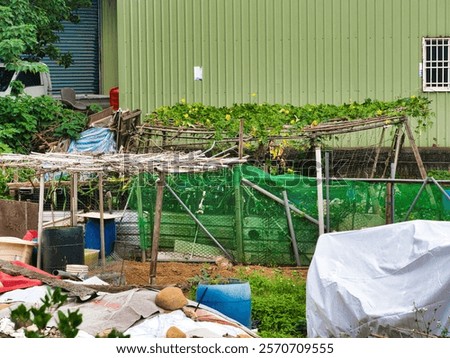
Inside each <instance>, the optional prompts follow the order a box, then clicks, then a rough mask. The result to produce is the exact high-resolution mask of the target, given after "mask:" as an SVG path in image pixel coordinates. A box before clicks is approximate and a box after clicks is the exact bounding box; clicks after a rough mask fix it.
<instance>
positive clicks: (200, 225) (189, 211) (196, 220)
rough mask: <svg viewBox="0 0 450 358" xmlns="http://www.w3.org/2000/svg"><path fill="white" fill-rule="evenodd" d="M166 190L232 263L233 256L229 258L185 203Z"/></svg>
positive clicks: (226, 252) (171, 190)
mask: <svg viewBox="0 0 450 358" xmlns="http://www.w3.org/2000/svg"><path fill="white" fill-rule="evenodd" d="M166 187H167V189H168V190H169V192H170V193H171V194H172V195H173V196H174V197H175V199H177V201H178V202H179V203H180V205H181V206H182V207H183V209H184V210H186V212H187V213H188V214H189V216H190V217H191V218H192V219H193V220H194V221H195V223H196V224H197V225H198V226H199V227H200V229H202V230H203V232H204V233H205V234H206V235H207V236H208V237H209V238H210V239H211V240H212V241H214V243H215V244H216V245H217V246H218V247H219V248H220V249H221V250H222V252H223V253H224V254H225V256H227V257H228V258H229V259H230V260H231V261H232V262H234V261H235V260H234V258H233V256H231V255H230V254H229V253H228V251H227V250H225V248H224V247H223V246H222V245H221V244H220V243H219V242H218V241H217V240H216V238H215V237H214V236H213V235H212V234H211V233H210V232H209V231H208V229H207V228H206V227H205V226H204V225H203V224H202V223H201V221H200V220H199V219H198V218H197V217H196V216H195V215H194V213H193V212H192V211H191V210H190V209H189V208H188V207H187V206H186V204H185V203H183V200H181V198H180V197H179V196H178V195H177V193H175V192H174V191H173V189H172V188H171V187H170V186H169V185H167V184H166Z"/></svg>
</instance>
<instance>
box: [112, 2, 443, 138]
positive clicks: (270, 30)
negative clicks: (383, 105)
mask: <svg viewBox="0 0 450 358" xmlns="http://www.w3.org/2000/svg"><path fill="white" fill-rule="evenodd" d="M117 17H118V48H119V51H118V68H119V71H118V72H119V86H120V101H121V103H120V104H121V106H122V108H132V109H134V108H140V109H142V110H143V113H148V112H150V111H151V110H152V109H154V108H156V107H158V106H161V105H171V104H174V103H176V102H177V101H179V100H180V99H181V98H185V99H186V100H187V101H188V102H203V103H205V104H211V105H217V106H223V105H231V104H233V103H239V102H250V101H256V102H268V103H292V104H295V105H302V104H305V103H337V104H339V103H343V102H349V101H363V100H364V99H365V98H373V99H379V100H390V99H394V98H397V97H404V96H410V95H425V94H424V93H422V92H421V79H420V78H419V74H418V73H419V62H420V61H421V55H422V52H421V40H422V37H423V36H450V21H448V19H450V2H449V1H446V0H117ZM194 66H202V68H203V81H194ZM426 95H427V96H429V97H430V98H431V99H432V100H433V105H434V110H435V112H436V115H437V118H436V119H435V125H434V126H433V128H431V129H430V130H429V131H428V132H427V133H426V134H423V135H422V136H421V137H419V138H418V139H417V141H418V143H419V145H422V146H431V145H433V144H437V145H439V146H447V145H450V139H449V140H447V139H446V138H450V127H449V125H448V123H447V122H448V120H447V117H449V119H450V115H448V114H447V113H448V112H449V111H448V109H449V107H450V102H449V96H450V94H447V93H431V94H426Z"/></svg>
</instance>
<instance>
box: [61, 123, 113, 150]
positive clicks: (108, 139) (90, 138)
mask: <svg viewBox="0 0 450 358" xmlns="http://www.w3.org/2000/svg"><path fill="white" fill-rule="evenodd" d="M67 151H68V152H69V153H77V152H91V153H115V152H116V151H117V149H116V141H115V139H114V132H113V131H112V130H110V129H109V128H89V129H87V130H85V131H84V132H81V135H80V138H78V139H77V140H72V141H71V142H70V145H69V149H68V150H67Z"/></svg>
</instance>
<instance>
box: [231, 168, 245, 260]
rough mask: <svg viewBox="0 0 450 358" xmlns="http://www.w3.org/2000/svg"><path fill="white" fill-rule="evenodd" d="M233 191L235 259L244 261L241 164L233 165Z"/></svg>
mask: <svg viewBox="0 0 450 358" xmlns="http://www.w3.org/2000/svg"><path fill="white" fill-rule="evenodd" d="M233 189H234V190H233V191H234V206H235V208H234V213H235V234H236V246H237V247H236V249H237V250H236V253H237V261H238V262H239V263H242V262H243V261H244V232H243V230H244V229H243V222H244V215H243V211H242V189H241V166H240V165H236V166H234V167H233Z"/></svg>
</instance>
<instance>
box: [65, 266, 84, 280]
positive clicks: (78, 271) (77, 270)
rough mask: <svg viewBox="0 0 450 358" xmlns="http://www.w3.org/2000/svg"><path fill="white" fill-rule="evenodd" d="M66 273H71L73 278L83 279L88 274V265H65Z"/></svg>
mask: <svg viewBox="0 0 450 358" xmlns="http://www.w3.org/2000/svg"><path fill="white" fill-rule="evenodd" d="M66 272H68V273H71V274H72V275H74V276H78V277H79V278H81V279H85V278H86V277H87V275H88V273H89V266H88V265H66Z"/></svg>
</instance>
